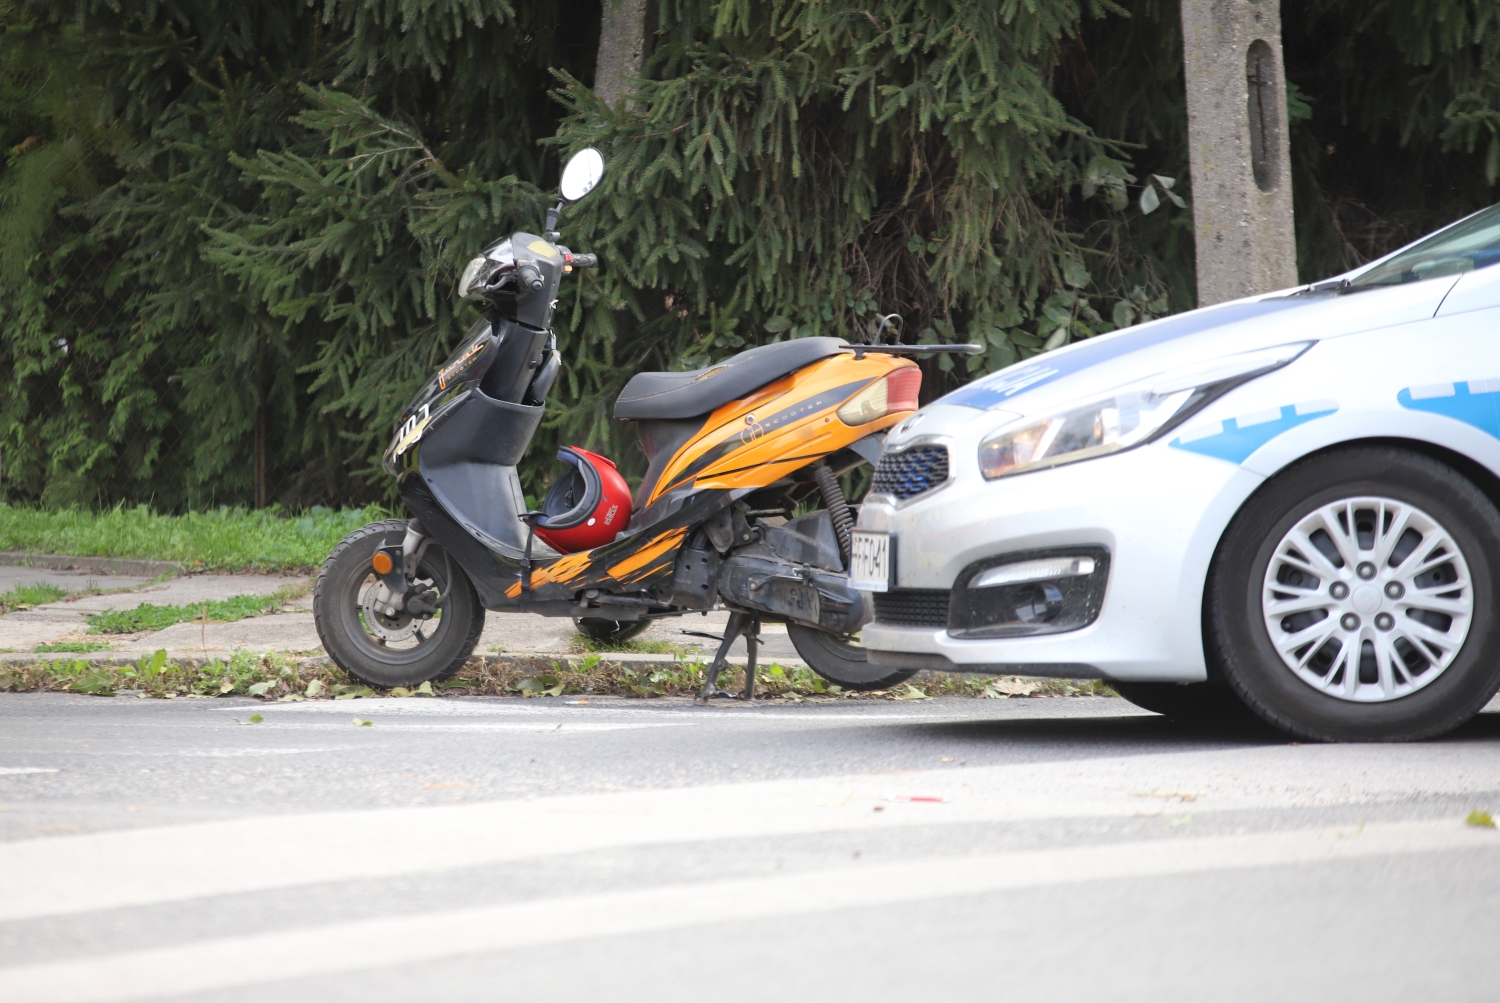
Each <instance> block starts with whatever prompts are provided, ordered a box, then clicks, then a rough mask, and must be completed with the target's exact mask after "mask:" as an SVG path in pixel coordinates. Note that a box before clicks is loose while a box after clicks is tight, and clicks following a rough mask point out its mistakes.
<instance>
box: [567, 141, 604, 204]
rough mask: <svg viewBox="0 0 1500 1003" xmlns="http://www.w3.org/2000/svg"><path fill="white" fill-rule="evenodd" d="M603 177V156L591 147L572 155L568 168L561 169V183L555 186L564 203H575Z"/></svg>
mask: <svg viewBox="0 0 1500 1003" xmlns="http://www.w3.org/2000/svg"><path fill="white" fill-rule="evenodd" d="M602 177H604V155H603V154H602V153H600V152H599V151H598V150H596V149H594V148H593V147H592V146H589V147H585V148H584V149H582V150H579V151H578V152H577V153H575V154H573V157H572V159H570V160H569V161H568V166H566V167H564V168H563V172H562V182H561V183H560V184H559V185H558V186H557V190H558V194H560V195H561V196H562V200H563V201H564V202H577V201H578V200H579V199H581V198H583V197H584V196H585V195H587V194H588V193H589V192H591V191H593V190H594V188H595V186H597V185H598V184H599V179H600V178H602Z"/></svg>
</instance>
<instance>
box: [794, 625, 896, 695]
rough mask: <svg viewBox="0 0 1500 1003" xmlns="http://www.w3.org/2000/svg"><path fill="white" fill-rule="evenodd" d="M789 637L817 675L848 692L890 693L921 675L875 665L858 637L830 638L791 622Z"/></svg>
mask: <svg viewBox="0 0 1500 1003" xmlns="http://www.w3.org/2000/svg"><path fill="white" fill-rule="evenodd" d="M786 633H787V637H788V638H790V639H791V642H792V647H794V648H796V649H797V654H799V655H801V656H802V660H803V661H805V662H806V663H807V664H808V665H809V666H811V667H812V670H813V671H814V672H816V673H817V674H818V675H820V676H822V677H823V678H824V679H826V680H828V681H829V682H831V683H837V684H839V685H840V686H842V687H843V688H844V689H846V690H884V689H889V688H890V687H892V686H895V685H896V684H897V683H904V682H906V680H908V679H910V678H911V677H912V676H914V675H916V674H917V670H916V669H893V668H891V667H890V666H889V665H874V664H871V662H870V656H869V654H868V653H867V652H866V651H865V649H864V648H863V647H862V646H861V645H860V644H859V643H858V642H857V641H856V640H855V638H854V635H850V634H830V633H828V631H826V630H819V629H818V628H816V627H808V626H804V625H803V624H800V623H793V622H790V621H788V623H787V625H786Z"/></svg>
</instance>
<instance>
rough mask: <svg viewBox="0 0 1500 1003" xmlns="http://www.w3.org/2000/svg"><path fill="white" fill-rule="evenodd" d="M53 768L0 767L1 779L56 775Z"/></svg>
mask: <svg viewBox="0 0 1500 1003" xmlns="http://www.w3.org/2000/svg"><path fill="white" fill-rule="evenodd" d="M56 772H57V770H56V768H54V767H51V766H0V777H13V776H17V775H19V774H22V773H56Z"/></svg>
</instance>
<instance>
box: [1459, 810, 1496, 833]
mask: <svg viewBox="0 0 1500 1003" xmlns="http://www.w3.org/2000/svg"><path fill="white" fill-rule="evenodd" d="M1464 825H1472V826H1473V827H1474V828H1476V829H1493V828H1495V820H1494V819H1493V818H1491V817H1490V813H1489V812H1487V811H1480V810H1479V809H1478V808H1475V809H1474V810H1473V811H1471V812H1469V817H1468V818H1466V819H1464Z"/></svg>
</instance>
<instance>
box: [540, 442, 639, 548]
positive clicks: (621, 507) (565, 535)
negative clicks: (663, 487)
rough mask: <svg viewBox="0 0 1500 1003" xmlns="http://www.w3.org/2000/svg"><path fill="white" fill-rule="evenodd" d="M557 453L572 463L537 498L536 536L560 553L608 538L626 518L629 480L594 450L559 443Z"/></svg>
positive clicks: (593, 546)
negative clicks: (539, 511) (542, 498)
mask: <svg viewBox="0 0 1500 1003" xmlns="http://www.w3.org/2000/svg"><path fill="white" fill-rule="evenodd" d="M557 458H558V459H559V460H562V461H563V462H564V463H567V464H570V465H572V468H573V469H572V470H569V471H568V472H567V473H565V474H563V475H562V476H561V477H559V478H558V479H557V480H556V481H555V482H554V483H553V485H552V487H551V489H550V490H548V492H547V498H546V500H545V501H543V502H542V511H543V512H545V513H547V514H546V515H544V516H541V517H539V518H538V519H537V520H536V535H537V536H540V537H541V538H542V539H543V540H546V541H547V542H548V543H549V544H551V545H552V546H553V548H555V549H556V550H559V551H561V552H562V553H564V554H576V553H578V552H579V551H581V550H593V549H594V548H595V547H598V546H601V545H603V544H606V543H609V542H611V541H612V540H614V538H615V536H616V535H617V534H618V533H619V532H620V531H621V530H622V529H624V528H625V525H626V524H627V523H628V522H630V485H629V484H626V483H625V478H624V477H623V476H621V474H620V472H619V471H618V470H616V469H615V465H614V463H612V462H611V461H610V460H608V459H605V458H604V457H602V456H600V455H599V454H598V453H591V452H589V451H588V450H587V449H579V448H578V447H577V446H564V447H563V448H561V449H559V450H558V451H557Z"/></svg>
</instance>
